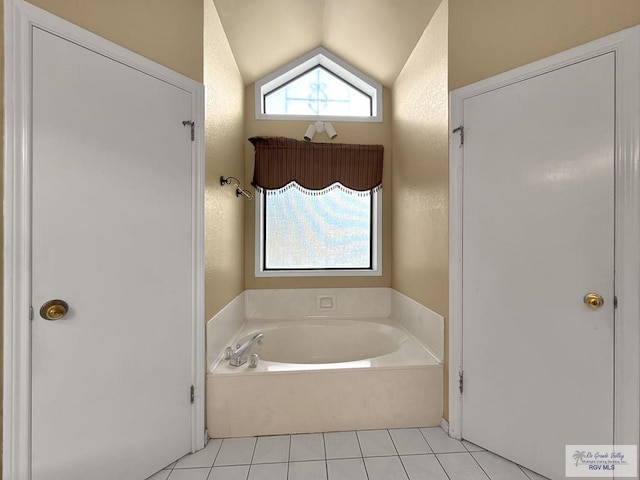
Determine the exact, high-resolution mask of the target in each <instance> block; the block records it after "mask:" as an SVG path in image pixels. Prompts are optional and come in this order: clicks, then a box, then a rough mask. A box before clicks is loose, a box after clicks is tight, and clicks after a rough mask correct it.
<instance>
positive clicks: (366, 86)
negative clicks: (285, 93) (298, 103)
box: [255, 47, 383, 122]
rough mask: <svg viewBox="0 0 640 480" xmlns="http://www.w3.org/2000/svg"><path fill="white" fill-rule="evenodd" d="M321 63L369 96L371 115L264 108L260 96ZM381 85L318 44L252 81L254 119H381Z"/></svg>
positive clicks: (375, 120) (345, 120)
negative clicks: (279, 111) (295, 112)
mask: <svg viewBox="0 0 640 480" xmlns="http://www.w3.org/2000/svg"><path fill="white" fill-rule="evenodd" d="M317 66H321V67H323V68H325V69H326V70H328V71H329V72H331V73H332V74H333V75H335V76H337V77H338V78H340V79H342V80H343V81H344V82H346V83H348V84H350V85H351V86H353V87H354V88H355V89H357V90H360V91H361V92H363V93H364V94H365V95H368V96H370V97H371V110H372V111H371V116H368V117H356V116H335V115H286V114H268V113H265V112H264V106H265V102H264V97H265V96H266V95H268V94H269V93H271V92H272V91H274V90H277V89H278V88H280V87H282V86H283V85H285V84H287V83H289V82H291V81H293V80H295V79H296V78H298V77H299V76H300V75H304V74H305V73H306V72H308V71H309V70H311V69H313V68H315V67H317ZM382 93H383V88H382V85H381V84H380V83H378V82H376V81H375V80H373V79H372V78H370V77H368V76H367V75H365V74H364V73H362V72H360V71H359V70H358V69H356V68H355V67H353V66H351V65H349V64H348V63H347V62H345V61H344V60H342V59H340V58H339V57H337V56H335V55H334V54H332V53H331V52H329V51H328V50H326V49H325V48H323V47H318V48H316V49H314V50H312V51H310V52H308V53H307V54H305V55H303V56H302V57H299V58H297V59H296V60H294V61H293V62H290V63H288V64H287V65H285V66H284V67H282V68H279V69H278V70H276V71H274V72H272V73H270V74H269V75H267V76H265V77H263V78H261V79H260V80H257V81H256V83H255V115H256V120H310V121H332V122H382V121H383V118H382Z"/></svg>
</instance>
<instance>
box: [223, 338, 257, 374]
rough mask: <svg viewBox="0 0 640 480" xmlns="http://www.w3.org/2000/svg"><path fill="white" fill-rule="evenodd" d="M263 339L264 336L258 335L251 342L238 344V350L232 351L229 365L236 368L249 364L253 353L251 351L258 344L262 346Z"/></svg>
mask: <svg viewBox="0 0 640 480" xmlns="http://www.w3.org/2000/svg"><path fill="white" fill-rule="evenodd" d="M262 337H264V334H262V333H256V334H255V335H254V336H253V337H251V338H250V339H249V340H247V341H246V342H244V343H243V344H242V345H240V344H238V345H237V346H236V349H235V350H233V349H231V352H230V353H231V355H230V357H229V365H231V366H234V367H239V366H240V365H244V364H245V363H247V359H248V358H249V353H251V349H252V348H253V346H254V345H255V344H256V343H257V344H262Z"/></svg>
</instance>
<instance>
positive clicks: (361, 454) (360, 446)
mask: <svg viewBox="0 0 640 480" xmlns="http://www.w3.org/2000/svg"><path fill="white" fill-rule="evenodd" d="M358 432H359V430H356V431H355V432H354V433H355V434H356V442H358V448H359V449H360V458H363V459H364V452H363V451H362V445H361V444H360V437H359V436H358ZM363 462H364V460H363Z"/></svg>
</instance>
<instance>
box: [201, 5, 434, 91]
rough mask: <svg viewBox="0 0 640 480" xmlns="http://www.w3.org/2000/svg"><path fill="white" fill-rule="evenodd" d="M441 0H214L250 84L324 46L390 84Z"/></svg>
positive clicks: (244, 76) (243, 74) (234, 53)
mask: <svg viewBox="0 0 640 480" xmlns="http://www.w3.org/2000/svg"><path fill="white" fill-rule="evenodd" d="M440 2H441V0H213V3H214V4H215V6H216V9H217V10H218V15H219V16H220V20H221V22H222V26H223V28H224V30H225V33H226V35H227V38H228V39H229V44H230V45H231V50H232V52H233V55H234V57H235V59H236V63H237V64H238V68H239V70H240V74H241V75H242V78H243V80H244V82H245V84H247V85H248V84H251V83H253V82H255V81H256V80H258V79H260V78H262V77H263V76H265V75H267V74H268V73H271V72H272V71H274V70H276V69H277V68H279V67H282V66H283V65H285V64H287V63H289V62H290V61H292V60H294V59H295V58H297V57H299V56H300V55H303V54H304V53H306V52H308V51H310V50H313V49H314V48H315V47H318V46H323V47H324V48H326V49H327V50H329V51H331V52H332V53H334V54H336V55H338V56H339V57H341V58H342V59H343V60H345V61H347V62H349V63H350V64H352V65H353V66H354V67H356V68H358V69H360V70H361V71H362V72H364V73H365V74H367V75H369V76H370V77H372V78H374V79H376V80H378V81H379V82H380V83H382V84H383V85H385V86H386V87H391V85H392V84H393V82H394V81H395V79H396V77H397V76H398V74H399V73H400V71H401V70H402V67H403V66H404V64H405V62H406V61H407V59H408V58H409V55H410V54H411V52H412V51H413V48H414V47H415V45H416V43H417V42H418V40H419V39H420V37H421V36H422V33H423V32H424V30H425V28H426V27H427V24H428V23H429V21H430V20H431V17H432V16H433V14H434V12H435V11H436V9H437V8H438V5H439V4H440Z"/></svg>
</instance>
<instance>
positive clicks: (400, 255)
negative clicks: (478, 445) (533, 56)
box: [392, 0, 449, 417]
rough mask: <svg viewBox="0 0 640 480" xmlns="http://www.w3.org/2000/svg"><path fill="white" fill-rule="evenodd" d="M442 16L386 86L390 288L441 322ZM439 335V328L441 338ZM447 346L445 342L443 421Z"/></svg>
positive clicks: (444, 199)
mask: <svg viewBox="0 0 640 480" xmlns="http://www.w3.org/2000/svg"><path fill="white" fill-rule="evenodd" d="M447 8H448V1H447V0H444V1H443V2H442V3H441V4H440V6H439V7H438V10H437V11H436V13H435V14H434V16H433V18H432V20H431V22H430V23H429V25H428V26H427V28H426V30H425V31H424V34H423V35H422V37H421V38H420V41H419V42H418V44H417V46H416V48H415V49H414V51H413V53H412V54H411V56H410V57H409V60H408V61H407V63H406V64H405V66H404V68H403V70H402V72H401V73H400V75H399V76H398V78H397V80H396V82H395V84H394V86H393V159H394V161H393V176H392V177H393V183H392V185H393V241H392V243H393V265H392V286H393V288H394V289H396V290H398V291H399V292H401V293H403V294H405V295H407V296H408V297H411V298H412V299H414V300H415V301H417V302H418V303H420V304H422V305H425V306H426V307H428V308H430V309H431V310H433V311H435V312H437V313H439V314H441V315H443V316H444V317H445V318H446V317H447V316H448V310H449V305H448V302H449V292H448V282H449V263H448V262H449V260H448V241H449V237H448V229H449V222H448V195H449V193H448V192H449V175H448V133H447V132H448V91H447V50H448V36H447V20H448V16H447ZM446 332H447V329H446V328H445V337H446ZM447 347H448V344H447V341H446V338H445V387H444V391H445V399H444V408H445V417H446V416H447V412H448V401H447V398H448V397H447V395H446V393H447V388H448V387H447V373H446V372H447V370H446V367H447V363H448V362H447V360H446V357H447V355H448V348H447Z"/></svg>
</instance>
